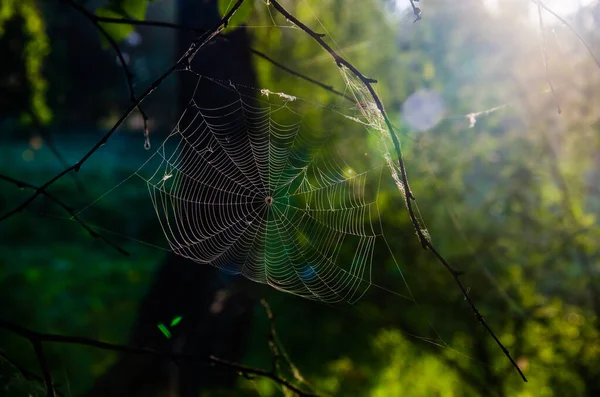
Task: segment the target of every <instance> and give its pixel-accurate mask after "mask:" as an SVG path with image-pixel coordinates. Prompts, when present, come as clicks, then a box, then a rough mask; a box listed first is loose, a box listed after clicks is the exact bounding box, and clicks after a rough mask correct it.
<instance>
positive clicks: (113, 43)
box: [63, 0, 150, 149]
mask: <svg viewBox="0 0 600 397" xmlns="http://www.w3.org/2000/svg"><path fill="white" fill-rule="evenodd" d="M63 1H64V2H66V3H67V4H69V5H70V6H71V7H72V8H74V9H75V10H77V11H78V12H79V13H81V14H82V15H83V16H85V17H86V18H87V19H89V20H90V21H91V22H92V23H93V24H94V25H95V26H96V29H98V31H99V32H100V33H101V34H102V35H103V36H104V38H106V40H107V41H108V42H109V43H110V45H111V47H112V48H113V49H114V50H115V52H116V53H117V57H118V58H119V62H121V66H122V67H123V72H124V73H125V78H126V79H127V86H128V87H129V99H130V101H131V103H137V110H138V111H139V112H140V115H141V116H142V119H143V120H144V140H145V141H144V147H145V148H146V149H150V135H149V134H150V131H149V129H148V116H147V115H146V113H145V112H144V111H143V110H142V107H141V106H140V102H141V101H138V100H137V99H136V97H135V90H134V89H133V73H131V70H129V67H128V66H127V62H126V61H125V57H124V56H123V52H122V51H121V48H120V47H119V44H118V43H117V42H116V41H115V39H113V38H112V36H111V35H110V34H109V33H108V32H107V31H106V29H104V28H103V27H102V25H101V24H100V23H99V22H98V18H97V17H96V16H95V15H94V14H92V13H91V12H89V11H88V10H86V9H85V8H83V7H82V6H80V5H79V4H77V3H75V2H74V1H73V0H63Z"/></svg>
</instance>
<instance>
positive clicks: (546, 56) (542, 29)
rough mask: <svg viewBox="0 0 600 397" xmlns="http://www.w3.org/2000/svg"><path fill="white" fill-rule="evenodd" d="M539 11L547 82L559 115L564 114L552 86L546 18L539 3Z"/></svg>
mask: <svg viewBox="0 0 600 397" xmlns="http://www.w3.org/2000/svg"><path fill="white" fill-rule="evenodd" d="M537 11H538V19H539V23H540V34H541V35H542V38H541V40H542V57H543V58H544V69H545V72H546V82H547V83H548V86H550V91H552V96H553V97H554V102H555V103H556V110H557V111H558V114H561V113H562V110H561V109H560V103H559V102H558V98H557V96H556V91H555V90H554V84H552V80H551V79H550V74H549V73H550V68H549V66H548V50H547V49H546V29H545V28H544V18H543V17H542V5H541V3H540V2H538V3H537Z"/></svg>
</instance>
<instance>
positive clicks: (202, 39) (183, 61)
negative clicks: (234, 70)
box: [0, 0, 527, 381]
mask: <svg viewBox="0 0 600 397" xmlns="http://www.w3.org/2000/svg"><path fill="white" fill-rule="evenodd" d="M243 2H244V0H238V1H237V2H236V3H235V4H234V5H233V7H232V8H231V9H230V11H229V12H228V13H227V14H226V15H225V16H224V17H223V18H222V19H221V21H220V22H219V24H218V25H217V26H215V27H214V28H213V29H212V30H211V31H209V33H208V34H206V35H201V36H199V37H198V38H197V39H196V40H195V41H194V42H193V43H192V44H191V45H190V47H189V48H188V50H187V51H186V52H185V54H184V55H183V56H182V57H181V58H180V59H179V60H178V61H177V62H176V63H175V64H173V65H172V66H171V67H170V68H169V69H168V70H167V71H166V72H165V73H163V75H162V76H160V77H159V78H158V79H157V80H156V81H154V82H153V83H152V84H151V85H150V87H149V88H148V89H147V90H146V91H145V92H144V93H143V94H142V95H141V96H140V97H139V99H138V100H137V101H136V103H134V104H132V105H131V106H130V107H129V108H128V109H127V111H126V112H125V114H124V115H123V116H121V118H119V120H118V121H117V122H116V124H115V125H114V126H113V127H112V128H111V129H110V130H109V131H108V132H107V133H106V134H105V135H104V137H103V138H102V139H101V140H100V141H98V142H97V143H96V144H95V145H94V146H93V147H92V148H91V149H90V150H89V151H88V152H87V153H86V154H85V155H84V156H83V157H82V158H81V159H80V160H79V161H78V162H77V163H76V164H74V165H73V166H71V167H69V168H67V169H65V170H63V171H62V172H60V173H59V174H57V175H56V176H54V177H53V178H52V179H50V180H48V181H47V182H46V183H44V184H43V185H42V186H41V187H39V188H38V189H37V190H36V192H35V194H33V195H32V196H30V197H29V198H28V199H27V200H25V201H24V202H23V203H22V204H21V205H19V206H18V207H17V208H15V209H13V210H12V211H10V212H8V213H7V214H5V215H4V216H2V217H0V222H1V221H3V220H5V219H7V218H8V217H10V216H12V215H14V214H16V213H18V212H19V211H22V210H23V209H24V208H25V207H26V206H28V205H29V204H30V203H31V202H32V201H33V200H35V199H36V198H37V197H38V196H39V195H40V194H42V192H44V191H45V189H47V188H48V187H49V186H50V185H52V184H53V183H55V182H56V181H57V180H58V179H60V178H62V177H63V176H64V175H66V174H68V173H69V172H71V171H75V172H77V171H78V170H79V169H80V168H81V166H82V165H83V164H84V163H85V162H86V161H87V160H88V159H89V157H90V156H91V155H92V154H94V152H96V150H98V149H99V148H100V147H101V146H102V145H103V144H104V143H106V142H107V140H108V139H109V138H110V137H111V136H112V135H113V134H114V132H115V131H116V129H117V128H118V127H119V126H120V125H121V124H122V123H123V122H124V121H125V119H126V118H127V117H128V116H129V114H131V112H133V111H134V110H135V109H136V108H137V107H138V106H139V104H140V103H141V102H142V101H143V100H144V99H145V98H146V97H147V96H148V95H150V94H151V93H152V92H153V91H154V90H155V89H156V88H157V87H158V86H159V85H160V84H161V83H162V82H163V81H164V80H165V79H166V78H167V77H168V76H169V75H170V74H171V73H172V72H173V71H175V70H176V69H177V68H179V67H181V66H185V67H186V68H187V67H188V65H189V61H190V60H191V59H192V58H193V57H194V55H195V54H196V53H197V51H198V50H199V48H200V47H201V45H202V44H204V43H206V42H208V41H209V40H211V39H213V38H214V37H215V36H216V35H217V34H219V33H220V32H221V31H222V30H223V29H224V28H225V27H226V26H227V24H228V22H229V19H230V18H231V16H232V15H233V14H234V13H235V12H236V11H237V9H238V8H239V7H240V6H241V4H242V3H243ZM270 4H271V5H272V6H273V7H274V8H275V9H277V11H279V12H280V13H281V14H282V15H283V16H285V17H286V18H287V19H288V20H289V21H291V22H292V23H294V24H295V25H296V26H298V27H299V28H300V29H301V30H303V31H304V32H305V33H307V34H308V35H310V36H311V37H312V38H313V39H314V40H315V41H317V43H319V45H320V46H321V47H322V48H323V49H325V50H326V51H327V52H329V54H330V55H331V56H332V58H333V59H334V61H335V62H336V64H337V65H338V66H339V67H342V66H344V67H346V68H348V69H349V70H350V71H351V72H352V73H353V74H354V75H355V76H356V77H357V78H358V79H360V80H361V82H362V83H363V84H364V85H365V87H366V88H367V90H368V91H369V93H370V95H371V97H372V98H373V101H374V102H375V104H376V106H377V108H378V109H379V111H380V113H381V115H382V117H383V119H384V121H385V124H386V126H387V128H388V130H389V133H390V136H391V139H392V142H393V144H394V148H395V151H396V154H397V157H398V164H399V169H400V172H401V180H402V183H403V186H404V190H405V191H406V205H407V207H408V212H409V216H410V218H411V222H412V223H413V225H414V227H415V229H416V231H417V235H418V236H419V240H420V241H421V244H422V246H423V247H424V248H426V249H429V250H430V251H431V252H432V253H433V254H434V255H435V257H436V258H437V259H438V260H439V262H440V263H442V264H443V265H444V267H445V268H446V269H447V270H448V272H450V274H451V275H452V277H453V278H454V281H455V282H456V284H457V285H458V286H459V288H460V290H461V291H462V293H463V296H464V297H465V299H466V301H467V302H468V304H469V306H470V307H471V309H472V311H473V313H474V314H475V316H476V317H477V319H478V321H479V322H480V323H481V324H482V325H483V327H484V328H485V329H486V331H487V332H488V333H489V334H490V335H491V336H492V338H493V339H494V341H495V342H496V344H497V345H498V346H499V347H500V348H501V349H502V351H503V352H504V354H505V355H506V357H507V358H508V359H509V360H510V362H511V363H512V365H513V366H514V367H515V368H516V370H517V371H518V372H519V374H520V375H521V377H522V378H523V380H524V381H527V378H526V377H525V375H524V374H523V372H522V371H521V369H520V368H519V366H518V365H517V363H516V362H515V361H514V359H513V358H512V357H511V355H510V353H509V352H508V350H507V349H506V347H504V345H503V344H502V342H500V340H499V339H498V337H497V336H496V335H495V334H494V332H493V331H492V329H491V328H490V327H489V326H488V325H487V323H486V322H485V320H484V318H483V316H482V315H481V314H480V312H479V310H478V309H477V307H476V306H475V304H474V303H473V301H472V300H471V298H470V296H469V294H468V293H467V291H466V289H465V287H464V286H463V284H462V282H461V280H460V273H459V272H458V271H457V270H455V269H454V268H452V267H451V266H450V264H449V263H448V262H447V261H446V260H445V259H444V258H443V257H442V256H441V255H440V254H439V253H438V252H437V250H436V249H435V247H434V246H433V244H432V243H431V242H430V241H428V239H427V238H426V237H425V235H424V232H423V230H422V229H421V226H420V225H419V222H418V220H417V217H416V214H415V210H414V208H413V203H412V201H413V200H414V199H415V198H414V196H413V195H412V193H411V190H410V187H409V184H408V178H407V175H406V168H405V165H404V160H403V156H402V152H401V149H400V142H399V140H398V138H397V136H396V134H395V132H394V129H393V127H392V125H391V122H390V120H389V118H388V116H387V114H386V113H385V110H384V108H383V104H382V102H381V100H380V99H379V96H378V95H377V94H376V92H375V90H374V89H373V86H372V84H373V83H375V82H376V80H373V79H370V78H368V77H366V76H364V75H363V74H362V73H361V72H360V71H359V70H358V69H356V67H354V66H353V65H352V64H350V63H349V62H348V61H347V60H345V59H344V58H343V57H341V56H340V55H339V54H338V53H337V52H336V51H334V50H333V49H332V48H331V47H330V46H329V45H328V44H327V43H326V42H325V41H324V40H323V37H324V36H325V35H323V34H318V33H316V32H314V31H313V30H311V29H310V28H308V27H307V26H306V25H304V24H303V23H302V22H300V21H299V20H298V19H297V18H295V17H294V16H293V15H292V14H290V13H289V12H288V11H287V10H286V9H285V8H284V7H283V6H281V5H280V4H279V3H278V2H277V1H276V0H270Z"/></svg>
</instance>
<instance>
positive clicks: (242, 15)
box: [219, 0, 254, 33]
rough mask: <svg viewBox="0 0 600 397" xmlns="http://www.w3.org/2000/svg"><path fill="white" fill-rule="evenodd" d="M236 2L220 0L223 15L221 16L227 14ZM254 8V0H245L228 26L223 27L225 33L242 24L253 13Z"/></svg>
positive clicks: (220, 9)
mask: <svg viewBox="0 0 600 397" xmlns="http://www.w3.org/2000/svg"><path fill="white" fill-rule="evenodd" d="M234 4H235V1H234V0H219V15H221V17H223V16H225V14H227V12H228V11H229V10H230V9H231V7H233V5H234ZM252 10H254V1H253V0H246V1H244V2H243V3H242V5H241V6H240V8H238V9H237V11H236V12H235V13H234V14H233V16H232V17H231V19H230V20H229V24H228V25H227V27H226V28H225V29H223V33H227V32H230V31H232V30H234V29H235V28H237V27H239V26H240V25H241V24H243V23H244V22H245V21H246V20H247V19H248V17H250V15H251V14H252Z"/></svg>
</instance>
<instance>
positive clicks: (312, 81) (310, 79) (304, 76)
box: [250, 48, 354, 103]
mask: <svg viewBox="0 0 600 397" xmlns="http://www.w3.org/2000/svg"><path fill="white" fill-rule="evenodd" d="M250 52H251V53H253V54H254V55H256V56H258V57H260V58H262V59H264V60H266V61H268V62H270V63H271V64H273V65H275V66H277V67H278V68H279V69H281V70H284V71H286V72H287V73H289V74H291V75H293V76H296V77H299V78H301V79H303V80H306V81H308V82H309V83H311V84H314V85H316V86H318V87H321V88H323V89H324V90H327V91H329V92H331V93H333V94H335V95H337V96H339V97H342V98H344V99H347V100H349V101H351V102H353V103H354V100H352V98H350V97H348V96H346V95H344V93H343V92H340V91H338V90H336V89H335V88H333V87H332V86H330V85H327V84H324V83H321V82H320V81H318V80H315V79H313V78H311V77H308V76H306V75H304V74H302V73H300V72H297V71H295V70H293V69H290V68H289V67H287V66H285V65H284V64H282V63H279V62H277V61H276V60H274V59H272V58H270V57H269V56H267V55H266V54H264V53H262V52H260V51H258V50H255V49H253V48H250Z"/></svg>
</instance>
